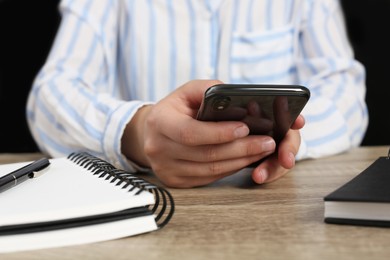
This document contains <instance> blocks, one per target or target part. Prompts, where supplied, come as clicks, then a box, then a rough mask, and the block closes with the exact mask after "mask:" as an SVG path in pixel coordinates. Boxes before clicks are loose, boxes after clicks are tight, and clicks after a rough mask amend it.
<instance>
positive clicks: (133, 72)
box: [121, 1, 139, 98]
mask: <svg viewBox="0 0 390 260" xmlns="http://www.w3.org/2000/svg"><path fill="white" fill-rule="evenodd" d="M134 3H135V1H130V3H129V9H130V10H129V12H131V14H134V13H135V8H134ZM134 17H135V15H130V17H129V15H127V16H126V26H129V27H130V29H129V36H128V37H129V45H128V46H136V36H135V30H136V23H135V21H134ZM124 44H125V43H124ZM125 46H126V45H123V46H121V48H124V47H125ZM129 55H130V57H129V59H130V62H129V64H130V69H129V71H130V73H129V74H130V81H129V86H130V88H131V90H130V93H131V95H133V97H132V98H135V97H138V95H139V93H138V86H137V82H138V69H137V66H136V64H137V58H138V56H137V51H136V48H130V54H129Z"/></svg>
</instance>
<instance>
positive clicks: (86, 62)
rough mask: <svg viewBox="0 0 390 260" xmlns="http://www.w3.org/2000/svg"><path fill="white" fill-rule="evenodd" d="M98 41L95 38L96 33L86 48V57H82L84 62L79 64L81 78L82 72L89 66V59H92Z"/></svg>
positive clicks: (82, 76)
mask: <svg viewBox="0 0 390 260" xmlns="http://www.w3.org/2000/svg"><path fill="white" fill-rule="evenodd" d="M98 42H99V41H98V39H97V38H96V35H94V37H93V39H92V44H91V46H90V47H89V48H88V50H87V51H88V54H87V57H86V58H85V59H84V62H83V63H81V64H80V67H79V69H78V71H79V77H80V78H81V79H83V78H84V73H85V72H86V70H87V68H89V66H90V65H91V61H92V58H93V57H94V54H95V51H96V47H97V45H98ZM97 75H99V73H97ZM87 78H88V77H87Z"/></svg>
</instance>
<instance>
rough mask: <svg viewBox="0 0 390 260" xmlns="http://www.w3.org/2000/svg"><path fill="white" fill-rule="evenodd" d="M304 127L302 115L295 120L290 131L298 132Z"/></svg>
mask: <svg viewBox="0 0 390 260" xmlns="http://www.w3.org/2000/svg"><path fill="white" fill-rule="evenodd" d="M304 125H305V118H304V117H303V116H302V115H299V116H298V117H297V119H295V121H294V123H293V124H292V126H291V129H294V130H298V129H301V128H303V127H304Z"/></svg>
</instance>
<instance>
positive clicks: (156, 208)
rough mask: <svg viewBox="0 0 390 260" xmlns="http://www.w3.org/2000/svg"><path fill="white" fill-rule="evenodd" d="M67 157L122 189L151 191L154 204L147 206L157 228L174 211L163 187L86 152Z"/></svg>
mask: <svg viewBox="0 0 390 260" xmlns="http://www.w3.org/2000/svg"><path fill="white" fill-rule="evenodd" d="M68 159H69V160H71V161H73V162H75V163H76V164H78V165H80V166H82V167H84V168H86V169H87V170H89V171H90V172H92V173H93V174H94V175H98V177H99V178H104V179H105V180H109V179H110V178H112V180H111V181H110V182H111V183H113V182H117V183H116V186H120V185H122V187H121V188H122V189H127V188H129V190H128V191H129V192H130V191H134V189H136V188H138V189H139V190H138V191H137V192H136V193H135V195H138V194H140V193H142V192H144V191H148V192H151V193H153V195H154V197H155V204H154V205H151V206H149V208H150V207H151V211H152V212H153V214H154V215H155V220H156V223H157V227H158V228H162V227H164V226H165V225H166V224H167V223H168V222H169V221H170V219H171V218H172V216H173V213H174V211H175V203H174V200H173V197H172V195H171V194H170V193H169V192H168V191H167V190H166V189H164V188H162V187H158V186H156V185H154V184H152V183H150V182H148V181H146V180H144V179H142V178H140V177H138V176H135V175H134V174H132V173H129V172H126V171H124V170H121V169H117V168H116V167H115V166H113V165H112V164H110V163H108V162H107V161H105V160H102V159H100V158H98V157H95V156H93V155H91V154H89V153H87V152H74V153H71V154H69V156H68Z"/></svg>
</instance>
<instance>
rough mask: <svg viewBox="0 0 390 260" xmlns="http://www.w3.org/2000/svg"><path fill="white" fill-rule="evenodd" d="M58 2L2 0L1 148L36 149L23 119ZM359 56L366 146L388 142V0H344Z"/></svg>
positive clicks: (54, 27) (56, 16)
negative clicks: (362, 69)
mask: <svg viewBox="0 0 390 260" xmlns="http://www.w3.org/2000/svg"><path fill="white" fill-rule="evenodd" d="M97 1H98V0H97ZM58 2H59V1H58V0H0V116H1V122H2V123H1V125H0V152H34V151H37V147H36V145H35V142H34V141H33V139H32V137H31V135H30V133H29V130H28V127H27V123H26V118H25V105H26V100H27V94H28V91H29V90H30V87H31V84H32V81H33V79H34V76H35V75H36V73H37V72H38V70H39V68H40V67H41V66H42V65H43V63H44V61H45V59H46V57H47V54H48V51H49V49H50V46H51V44H52V41H53V38H54V36H55V33H56V30H57V28H58V25H59V22H60V16H59V13H58V9H57V5H58ZM341 2H342V5H343V8H344V11H345V14H346V22H347V28H348V33H349V37H350V40H351V42H352V44H353V47H354V50H355V56H356V58H357V59H358V60H359V61H361V62H362V63H363V64H364V65H365V67H366V70H367V96H366V101H367V104H368V107H369V116H370V124H369V128H368V131H367V134H366V136H365V138H364V141H363V145H387V144H390V117H389V116H388V113H389V112H390V111H389V110H390V71H389V69H390V66H389V65H388V64H389V62H390V49H389V48H390V40H389V39H388V36H387V34H388V32H389V26H390V0H342V1H341Z"/></svg>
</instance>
